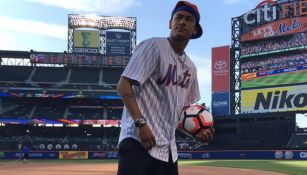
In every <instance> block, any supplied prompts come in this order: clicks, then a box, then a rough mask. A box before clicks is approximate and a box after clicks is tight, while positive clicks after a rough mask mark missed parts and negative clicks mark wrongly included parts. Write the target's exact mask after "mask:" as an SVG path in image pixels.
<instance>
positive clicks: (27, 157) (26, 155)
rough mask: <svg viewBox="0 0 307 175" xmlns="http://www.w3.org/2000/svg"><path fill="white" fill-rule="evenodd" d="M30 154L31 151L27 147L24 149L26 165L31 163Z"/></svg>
mask: <svg viewBox="0 0 307 175" xmlns="http://www.w3.org/2000/svg"><path fill="white" fill-rule="evenodd" d="M29 152H30V149H29V148H28V147H27V146H23V147H22V155H23V163H26V164H28V163H29V158H30V156H29Z"/></svg>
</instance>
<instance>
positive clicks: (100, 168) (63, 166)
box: [0, 162, 285, 175]
mask: <svg viewBox="0 0 307 175" xmlns="http://www.w3.org/2000/svg"><path fill="white" fill-rule="evenodd" d="M116 169H117V164H115V163H37V162H34V163H30V164H22V163H20V162H6V163H3V162H2V163H0V175H2V174H3V175H5V174H8V175H98V174H99V175H115V174H116ZM179 171H180V175H285V174H282V173H274V172H268V171H259V170H250V169H239V168H221V167H203V166H189V165H180V166H179Z"/></svg>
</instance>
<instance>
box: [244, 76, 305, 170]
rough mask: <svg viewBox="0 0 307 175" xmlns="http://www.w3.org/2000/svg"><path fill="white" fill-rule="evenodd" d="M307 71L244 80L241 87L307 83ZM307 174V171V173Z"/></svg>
mask: <svg viewBox="0 0 307 175" xmlns="http://www.w3.org/2000/svg"><path fill="white" fill-rule="evenodd" d="M306 82H307V71H298V72H291V73H283V74H277V75H272V76H265V77H259V78H254V79H250V80H244V81H242V84H241V88H253V87H263V86H276V85H284V84H295V83H306ZM306 174H307V173H306Z"/></svg>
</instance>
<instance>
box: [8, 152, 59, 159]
mask: <svg viewBox="0 0 307 175" xmlns="http://www.w3.org/2000/svg"><path fill="white" fill-rule="evenodd" d="M21 156H22V153H21V152H16V151H13V152H4V159H18V158H20V157H21ZM29 157H30V159H59V152H56V151H54V152H38V151H33V152H30V153H29Z"/></svg>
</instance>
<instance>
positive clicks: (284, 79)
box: [242, 70, 307, 88]
mask: <svg viewBox="0 0 307 175" xmlns="http://www.w3.org/2000/svg"><path fill="white" fill-rule="evenodd" d="M306 80H307V71H306V70H305V71H297V72H292V73H283V74H277V75H271V76H264V77H258V78H253V79H249V80H242V88H253V87H263V86H274V85H275V86H276V85H283V84H295V83H304V82H306Z"/></svg>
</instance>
